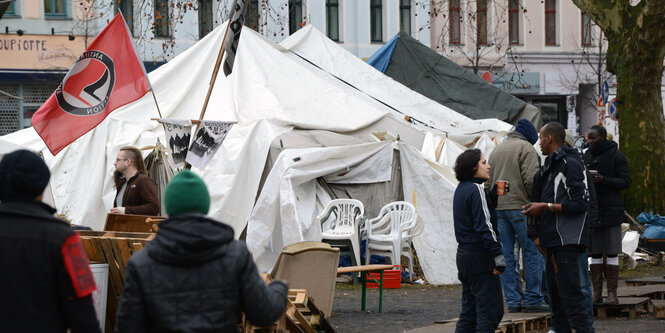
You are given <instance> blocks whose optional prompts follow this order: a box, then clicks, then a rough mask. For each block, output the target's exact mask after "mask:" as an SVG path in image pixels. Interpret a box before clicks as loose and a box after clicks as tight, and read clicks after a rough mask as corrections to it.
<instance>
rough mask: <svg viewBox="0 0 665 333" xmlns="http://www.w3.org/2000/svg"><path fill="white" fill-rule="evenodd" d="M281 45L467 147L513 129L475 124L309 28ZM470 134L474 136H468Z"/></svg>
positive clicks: (485, 122) (494, 123)
mask: <svg viewBox="0 0 665 333" xmlns="http://www.w3.org/2000/svg"><path fill="white" fill-rule="evenodd" d="M280 45H282V46H284V47H286V48H287V49H289V50H291V51H292V52H294V53H295V54H297V55H299V56H301V57H303V58H304V59H307V61H309V62H311V63H312V64H314V65H316V66H317V67H318V68H320V69H321V70H322V71H325V72H327V73H329V74H330V75H333V76H335V77H337V78H339V79H341V80H343V81H344V82H347V83H349V84H350V85H352V86H354V87H356V88H358V89H359V90H361V91H363V92H365V93H367V94H368V95H370V96H372V97H374V98H376V99H378V100H380V101H382V102H384V103H386V104H387V105H390V106H392V107H393V108H395V109H397V110H399V111H401V112H402V113H404V114H406V115H409V116H410V117H412V118H415V119H416V120H420V121H422V122H424V123H425V124H426V126H428V127H429V128H430V129H432V130H433V131H439V132H444V133H445V134H447V135H449V136H450V137H451V138H452V139H454V140H456V141H458V142H459V143H463V144H466V143H468V142H469V141H472V140H474V139H475V137H476V136H477V135H476V134H481V133H483V132H485V133H489V134H492V136H494V135H496V134H498V133H500V132H504V131H509V130H510V128H511V127H512V125H511V124H508V123H506V122H504V121H501V120H499V119H481V120H473V119H471V118H468V117H466V116H464V115H462V114H460V113H457V112H455V111H454V110H452V109H450V108H448V107H446V106H444V105H441V104H439V103H438V102H435V101H433V100H431V99H429V98H427V97H425V96H423V95H421V94H419V93H417V92H415V91H413V90H411V89H410V88H408V87H406V86H404V85H402V84H401V83H399V82H397V81H395V80H393V79H392V78H391V77H389V76H387V75H385V74H383V73H381V72H379V71H378V70H376V69H375V68H374V67H372V66H370V65H368V64H367V63H365V62H364V61H362V60H361V59H359V58H358V57H356V56H354V55H353V54H351V53H350V52H349V51H347V50H346V49H344V48H343V47H341V46H339V44H337V43H336V42H334V41H332V40H331V39H330V38H328V37H327V36H326V35H325V34H323V33H322V32H321V31H319V30H317V29H316V28H315V27H314V26H313V25H311V24H308V25H306V26H305V27H303V28H302V29H300V30H298V31H297V32H296V33H294V34H293V35H291V36H289V37H288V38H286V39H285V40H283V41H282V42H281V43H280ZM468 134H471V135H468Z"/></svg>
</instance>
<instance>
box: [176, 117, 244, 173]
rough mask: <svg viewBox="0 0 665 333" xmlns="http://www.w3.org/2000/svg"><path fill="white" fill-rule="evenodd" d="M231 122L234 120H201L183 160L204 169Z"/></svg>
mask: <svg viewBox="0 0 665 333" xmlns="http://www.w3.org/2000/svg"><path fill="white" fill-rule="evenodd" d="M233 124H235V122H232V121H214V120H202V121H201V126H200V127H199V130H198V132H196V136H195V137H194V142H192V145H191V146H190V147H189V152H187V158H186V159H185V161H187V163H189V164H191V165H193V166H195V167H197V168H199V169H201V170H203V169H205V167H206V166H207V165H208V163H210V160H212V158H213V156H215V153H216V152H217V150H218V149H219V147H220V146H221V145H222V142H223V141H224V138H225V137H226V134H227V133H229V130H231V127H232V126H233Z"/></svg>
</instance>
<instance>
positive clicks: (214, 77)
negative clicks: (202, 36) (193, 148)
mask: <svg viewBox="0 0 665 333" xmlns="http://www.w3.org/2000/svg"><path fill="white" fill-rule="evenodd" d="M230 27H231V20H230V19H229V21H228V23H227V24H226V31H225V32H224V38H223V39H222V46H221V47H220V48H219V53H218V54H217V62H216V63H215V68H214V69H213V71H212V78H210V83H209V84H208V93H207V94H206V99H205V101H203V107H202V108H201V114H200V115H199V122H198V123H197V124H196V130H194V133H197V132H198V131H199V127H200V126H201V120H203V116H204V115H205V113H206V108H207V107H208V101H210V95H211V94H212V88H214V87H215V81H217V73H219V67H220V65H221V64H222V58H224V50H225V45H226V35H227V34H228V33H229V28H230ZM191 168H192V165H191V164H189V163H187V162H186V161H185V169H191Z"/></svg>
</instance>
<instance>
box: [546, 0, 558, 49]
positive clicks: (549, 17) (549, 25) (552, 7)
mask: <svg viewBox="0 0 665 333" xmlns="http://www.w3.org/2000/svg"><path fill="white" fill-rule="evenodd" d="M545 45H556V0H545Z"/></svg>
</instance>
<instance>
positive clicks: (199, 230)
mask: <svg viewBox="0 0 665 333" xmlns="http://www.w3.org/2000/svg"><path fill="white" fill-rule="evenodd" d="M287 292H288V290H287V287H286V285H284V284H283V283H281V282H273V283H271V284H270V285H266V284H265V283H264V282H263V279H262V278H261V277H260V276H259V274H258V272H257V269H256V266H255V264H254V261H253V259H252V256H251V255H250V253H249V251H248V250H247V247H246V245H245V244H244V242H240V241H236V240H234V239H233V229H232V228H231V227H230V226H228V225H226V224H223V223H220V222H217V221H214V220H212V219H210V218H208V217H205V216H203V215H201V214H183V215H177V216H175V217H171V218H169V219H166V220H164V221H162V222H161V223H160V224H159V231H158V232H157V236H156V237H155V239H154V240H152V241H151V242H150V243H148V245H147V246H146V248H145V249H144V250H142V251H139V252H138V253H136V254H134V255H133V256H132V257H131V258H130V259H129V261H128V262H127V268H126V271H125V288H124V291H123V294H122V298H121V300H120V306H119V309H118V314H117V317H116V327H115V331H116V332H118V333H121V332H122V333H130V332H237V331H238V324H239V323H240V320H241V317H240V313H241V311H242V312H244V313H245V315H246V316H247V318H248V319H249V320H250V321H251V322H252V323H253V324H255V325H258V326H266V325H270V324H272V323H273V322H274V321H275V320H276V319H278V318H279V317H280V316H281V315H282V313H284V310H285V307H286V301H287Z"/></svg>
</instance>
